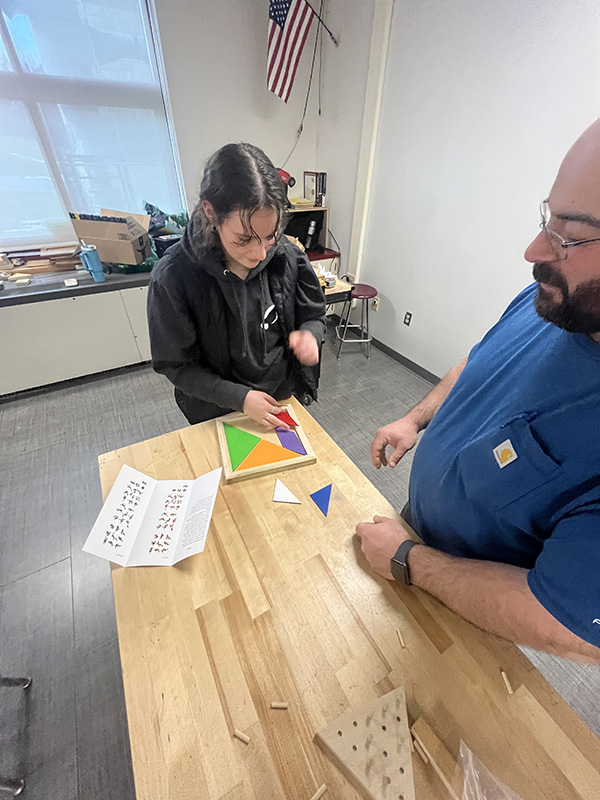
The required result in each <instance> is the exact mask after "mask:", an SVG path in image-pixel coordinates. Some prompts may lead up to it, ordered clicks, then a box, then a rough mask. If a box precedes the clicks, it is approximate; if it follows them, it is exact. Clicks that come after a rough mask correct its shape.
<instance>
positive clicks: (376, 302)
mask: <svg viewBox="0 0 600 800" xmlns="http://www.w3.org/2000/svg"><path fill="white" fill-rule="evenodd" d="M371 308H372V309H373V311H379V298H378V297H376V298H375V299H374V300H373V302H372V303H371Z"/></svg>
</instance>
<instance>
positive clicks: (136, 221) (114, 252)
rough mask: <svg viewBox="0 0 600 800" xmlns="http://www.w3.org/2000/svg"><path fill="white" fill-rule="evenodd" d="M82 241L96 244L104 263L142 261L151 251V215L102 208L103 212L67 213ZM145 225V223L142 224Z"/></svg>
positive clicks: (136, 262)
mask: <svg viewBox="0 0 600 800" xmlns="http://www.w3.org/2000/svg"><path fill="white" fill-rule="evenodd" d="M69 216H70V218H71V223H72V225H73V228H74V229H75V233H76V234H77V237H78V238H79V240H80V241H81V242H82V243H85V244H87V245H92V244H93V245H95V246H96V249H97V250H98V256H99V258H100V261H102V262H103V263H105V264H141V263H142V261H145V260H146V259H147V258H148V256H149V255H150V254H151V252H152V249H151V245H150V238H149V236H148V232H147V231H148V226H149V224H150V217H149V216H148V215H143V214H129V213H124V212H120V211H111V210H108V213H107V212H106V209H102V215H96V214H73V213H71V214H69ZM144 226H145V227H144Z"/></svg>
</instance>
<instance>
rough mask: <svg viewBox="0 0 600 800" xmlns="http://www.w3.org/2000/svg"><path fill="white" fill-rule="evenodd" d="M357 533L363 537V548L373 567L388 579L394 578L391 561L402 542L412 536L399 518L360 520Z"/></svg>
mask: <svg viewBox="0 0 600 800" xmlns="http://www.w3.org/2000/svg"><path fill="white" fill-rule="evenodd" d="M356 534H357V536H359V537H360V539H361V545H360V547H361V550H362V551H363V553H364V554H365V556H366V559H367V561H368V562H369V564H370V565H371V567H372V568H373V569H374V570H375V572H378V573H379V575H382V576H383V577H384V578H387V579H388V580H390V581H391V580H394V576H393V575H392V573H391V570H390V561H391V560H392V557H393V555H394V553H395V552H396V550H397V549H398V548H399V547H400V545H401V544H402V542H405V541H406V540H407V539H410V538H411V536H410V535H409V534H408V532H407V530H406V529H405V528H404V526H403V525H402V523H401V522H399V521H398V520H397V519H390V518H389V517H377V516H375V517H373V522H359V524H358V525H357V526H356Z"/></svg>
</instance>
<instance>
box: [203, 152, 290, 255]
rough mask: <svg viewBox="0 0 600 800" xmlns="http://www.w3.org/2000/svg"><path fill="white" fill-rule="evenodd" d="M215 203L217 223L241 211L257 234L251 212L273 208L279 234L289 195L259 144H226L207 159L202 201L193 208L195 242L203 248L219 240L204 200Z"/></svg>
mask: <svg viewBox="0 0 600 800" xmlns="http://www.w3.org/2000/svg"><path fill="white" fill-rule="evenodd" d="M203 200H208V202H209V203H210V204H211V205H212V207H213V209H214V211H215V215H216V223H217V224H218V225H221V224H222V223H223V221H224V220H225V218H226V217H227V216H228V215H229V214H231V212H232V211H239V212H240V217H241V220H242V224H243V226H244V230H245V231H246V233H247V235H248V236H249V237H257V238H258V235H257V233H256V231H254V229H253V228H252V215H253V214H254V212H255V211H258V210H259V209H260V208H271V209H273V211H275V213H276V214H277V233H280V232H281V227H282V217H283V214H284V211H285V208H286V197H285V191H284V188H283V183H282V181H281V178H280V177H279V173H278V172H277V170H276V169H275V167H274V166H273V164H272V162H271V161H270V160H269V159H268V158H267V156H266V155H265V154H264V153H263V151H262V150H261V149H260V148H259V147H255V146H254V145H252V144H247V143H246V142H241V143H239V144H226V145H225V146H224V147H221V149H220V150H217V152H216V153H213V155H212V156H211V157H210V158H209V159H208V161H207V162H206V167H205V169H204V175H203V176H202V183H201V185H200V202H199V203H198V205H197V206H196V208H195V209H194V211H193V214H192V216H193V217H194V218H195V219H194V223H195V224H194V239H195V242H194V244H195V245H196V246H199V247H200V248H201V249H203V250H208V249H210V248H211V247H214V246H215V245H217V246H220V239H219V236H218V234H217V232H216V231H215V230H214V229H213V225H214V221H211V220H209V219H208V217H207V216H206V213H205V212H204V209H203V208H202V201H203Z"/></svg>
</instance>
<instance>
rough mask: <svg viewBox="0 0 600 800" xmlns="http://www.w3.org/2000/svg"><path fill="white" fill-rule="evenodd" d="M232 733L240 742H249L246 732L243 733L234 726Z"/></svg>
mask: <svg viewBox="0 0 600 800" xmlns="http://www.w3.org/2000/svg"><path fill="white" fill-rule="evenodd" d="M233 735H234V736H235V738H236V739H239V740H240V741H241V742H244V744H249V743H250V737H249V736H248V735H247V734H245V733H244V731H238V730H237V728H236V730H234V732H233Z"/></svg>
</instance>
